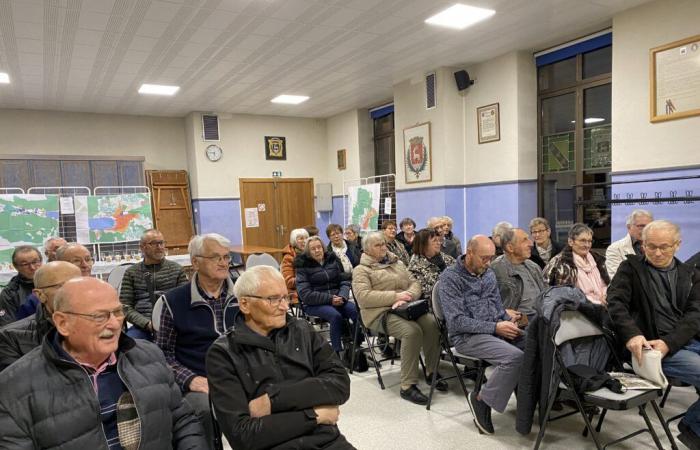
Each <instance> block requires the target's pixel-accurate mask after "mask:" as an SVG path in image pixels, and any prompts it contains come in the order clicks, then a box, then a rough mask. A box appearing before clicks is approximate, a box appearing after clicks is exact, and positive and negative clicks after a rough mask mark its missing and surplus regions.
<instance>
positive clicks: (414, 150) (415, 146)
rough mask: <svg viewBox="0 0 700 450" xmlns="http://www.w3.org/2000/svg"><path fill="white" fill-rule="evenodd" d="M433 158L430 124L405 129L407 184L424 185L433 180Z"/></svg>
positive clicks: (404, 152)
mask: <svg viewBox="0 0 700 450" xmlns="http://www.w3.org/2000/svg"><path fill="white" fill-rule="evenodd" d="M432 156H433V146H432V144H431V142H430V122H425V123H420V124H418V125H414V126H412V127H408V128H404V130H403V160H404V166H405V168H406V171H405V173H406V183H423V182H426V181H431V180H432V179H433V164H432Z"/></svg>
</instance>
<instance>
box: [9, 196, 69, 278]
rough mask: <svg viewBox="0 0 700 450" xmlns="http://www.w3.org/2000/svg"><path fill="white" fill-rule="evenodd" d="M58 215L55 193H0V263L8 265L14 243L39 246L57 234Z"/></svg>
mask: <svg viewBox="0 0 700 450" xmlns="http://www.w3.org/2000/svg"><path fill="white" fill-rule="evenodd" d="M58 218H59V214H58V196H57V195H42V194H3V195H0V263H2V264H3V265H6V264H7V265H9V264H10V263H11V257H12V252H13V250H14V247H16V246H18V245H33V246H35V247H41V246H42V245H43V244H44V241H45V240H46V238H48V237H51V236H57V235H58ZM8 268H9V267H8Z"/></svg>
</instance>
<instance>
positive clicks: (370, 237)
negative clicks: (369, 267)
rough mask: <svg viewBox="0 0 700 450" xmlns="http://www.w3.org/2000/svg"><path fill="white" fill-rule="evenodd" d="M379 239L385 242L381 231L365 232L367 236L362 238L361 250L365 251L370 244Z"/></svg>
mask: <svg viewBox="0 0 700 450" xmlns="http://www.w3.org/2000/svg"><path fill="white" fill-rule="evenodd" d="M379 241H382V242H386V237H385V236H384V233H382V232H381V231H372V232H370V233H367V236H365V237H364V238H363V239H362V250H364V251H365V253H366V252H367V250H368V249H369V248H370V247H371V246H373V245H374V244H375V243H377V242H379Z"/></svg>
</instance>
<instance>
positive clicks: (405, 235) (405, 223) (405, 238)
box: [396, 217, 416, 257]
mask: <svg viewBox="0 0 700 450" xmlns="http://www.w3.org/2000/svg"><path fill="white" fill-rule="evenodd" d="M399 227H400V228H401V232H400V233H398V234H397V235H396V240H397V241H399V242H400V243H402V244H403V247H404V248H405V249H406V252H407V253H408V256H409V257H410V256H411V255H412V254H413V239H414V238H415V237H416V222H414V221H413V219H411V218H410V217H406V218H405V219H403V220H402V221H401V223H399Z"/></svg>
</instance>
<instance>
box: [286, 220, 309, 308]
mask: <svg viewBox="0 0 700 450" xmlns="http://www.w3.org/2000/svg"><path fill="white" fill-rule="evenodd" d="M308 238H309V232H308V231H306V230H305V229H304V228H297V229H295V230H292V232H291V233H289V244H288V245H287V246H286V247H285V248H284V249H283V250H282V264H280V272H282V276H283V277H284V282H285V284H286V285H287V290H288V291H289V295H290V296H291V303H292V304H296V303H298V302H299V299H298V296H297V272H296V269H295V268H294V259H295V258H296V257H297V256H299V255H301V254H302V252H303V251H304V248H305V247H306V240H307V239H308Z"/></svg>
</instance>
